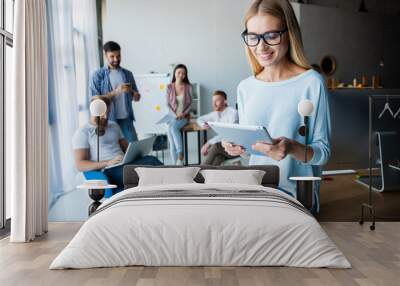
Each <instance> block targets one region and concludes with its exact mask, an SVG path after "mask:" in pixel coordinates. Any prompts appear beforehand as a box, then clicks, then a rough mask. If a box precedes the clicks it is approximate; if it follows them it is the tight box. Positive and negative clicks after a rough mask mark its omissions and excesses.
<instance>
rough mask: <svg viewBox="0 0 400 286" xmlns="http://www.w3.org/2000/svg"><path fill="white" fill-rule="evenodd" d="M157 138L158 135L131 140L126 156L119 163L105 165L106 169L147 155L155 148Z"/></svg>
mask: <svg viewBox="0 0 400 286" xmlns="http://www.w3.org/2000/svg"><path fill="white" fill-rule="evenodd" d="M155 140H156V136H151V137H147V138H144V139H141V140H138V141H135V142H131V143H129V145H128V148H127V149H126V152H125V155H124V158H123V159H122V161H121V162H120V163H118V164H115V165H112V166H108V167H105V168H104V169H103V170H105V169H110V168H115V167H118V166H121V165H124V164H128V163H131V162H133V161H135V160H136V159H139V158H140V157H143V156H146V155H148V154H149V153H150V151H151V150H152V148H153V144H154V141H155Z"/></svg>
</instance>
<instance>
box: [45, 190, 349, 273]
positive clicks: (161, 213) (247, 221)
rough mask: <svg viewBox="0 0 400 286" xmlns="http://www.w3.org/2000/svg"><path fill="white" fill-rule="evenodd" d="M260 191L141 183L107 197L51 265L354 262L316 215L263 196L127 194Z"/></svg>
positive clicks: (322, 264)
mask: <svg viewBox="0 0 400 286" xmlns="http://www.w3.org/2000/svg"><path fill="white" fill-rule="evenodd" d="M210 188H215V189H217V190H219V191H223V190H227V191H239V190H246V189H248V190H262V191H265V192H267V193H269V194H272V195H275V196H276V195H278V196H280V197H281V198H282V199H285V200H290V201H291V202H292V203H295V204H299V203H298V202H297V201H296V200H295V199H293V198H291V197H290V196H288V195H286V194H284V193H282V192H280V191H278V190H275V189H273V188H266V187H262V186H250V185H238V184H235V185H233V184H180V185H164V186H151V187H136V188H132V189H128V190H125V191H123V192H121V193H119V194H117V195H115V196H113V197H112V198H110V199H109V200H107V201H105V202H104V203H103V204H102V205H101V207H100V208H99V210H101V209H102V208H103V210H102V211H99V212H98V213H97V214H95V215H93V216H92V217H90V218H89V219H88V220H87V221H86V222H85V223H84V224H83V226H82V227H81V229H80V230H79V232H78V233H77V234H76V235H75V237H74V238H73V239H72V241H71V242H70V243H69V244H68V246H67V247H65V249H64V250H63V251H62V252H61V253H60V254H59V255H58V256H57V257H56V259H55V260H54V261H53V262H52V264H51V265H50V269H62V268H91V267H113V266H128V265H145V266H194V265H198V266H207V265H214V266H242V265H243V266H244V265H246V266H294V267H333V268H349V267H351V266H350V263H349V262H348V261H347V259H346V258H345V257H344V255H343V254H342V252H341V251H340V250H339V249H338V248H337V247H336V245H335V244H334V243H333V242H332V241H331V239H330V238H329V237H328V236H327V234H326V233H325V231H324V230H323V229H322V228H321V226H320V225H319V223H318V222H317V221H316V220H315V218H314V217H312V216H311V215H309V214H307V213H306V212H303V211H301V210H299V208H297V207H294V206H293V205H290V204H286V203H282V202H281V201H276V200H273V199H272V200H264V199H262V198H251V197H249V198H245V197H240V198H235V197H223V198H220V197H200V198H199V197H187V196H186V197H182V198H179V197H174V198H149V199H146V198H142V199H137V200H122V201H120V202H118V203H116V201H119V199H121V197H126V196H129V195H130V194H137V193H136V192H146V191H168V190H191V191H197V190H198V191H199V192H201V191H203V192H206V190H204V189H210Z"/></svg>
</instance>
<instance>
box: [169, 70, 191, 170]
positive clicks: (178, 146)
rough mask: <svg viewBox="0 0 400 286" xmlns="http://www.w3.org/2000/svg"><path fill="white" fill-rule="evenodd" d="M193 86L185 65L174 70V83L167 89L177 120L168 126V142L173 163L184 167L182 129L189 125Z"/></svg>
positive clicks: (171, 108)
mask: <svg viewBox="0 0 400 286" xmlns="http://www.w3.org/2000/svg"><path fill="white" fill-rule="evenodd" d="M192 92H193V90H192V85H191V84H190V81H189V78H188V70H187V68H186V66H185V65H183V64H179V65H177V66H176V67H175V68H174V72H173V75H172V81H171V83H170V84H169V85H168V87H167V103H168V107H169V109H170V110H171V112H172V113H174V114H175V116H176V117H175V119H173V120H172V121H170V122H169V124H168V140H169V145H170V152H171V159H172V163H173V164H176V165H183V143H182V137H181V129H182V127H183V126H185V125H186V124H188V122H189V121H188V118H189V112H190V105H191V104H192Z"/></svg>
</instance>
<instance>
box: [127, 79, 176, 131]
mask: <svg viewBox="0 0 400 286" xmlns="http://www.w3.org/2000/svg"><path fill="white" fill-rule="evenodd" d="M170 80H171V79H170V76H169V74H166V73H156V74H144V75H135V81H136V85H137V87H138V90H139V93H140V95H141V97H140V100H139V101H138V102H136V101H133V103H132V106H133V112H134V114H135V122H134V125H135V129H136V132H137V133H138V134H140V135H143V134H148V133H152V134H165V133H167V125H166V124H159V125H157V124H156V122H157V121H159V120H160V119H161V117H163V116H164V115H165V114H167V112H168V106H167V98H166V92H167V85H168V84H169V83H170Z"/></svg>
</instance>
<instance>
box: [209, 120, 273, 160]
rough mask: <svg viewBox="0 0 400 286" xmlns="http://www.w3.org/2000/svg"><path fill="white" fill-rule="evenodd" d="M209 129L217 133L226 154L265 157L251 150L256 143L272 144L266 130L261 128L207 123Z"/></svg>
mask: <svg viewBox="0 0 400 286" xmlns="http://www.w3.org/2000/svg"><path fill="white" fill-rule="evenodd" d="M209 125H210V127H211V128H212V129H213V130H214V131H215V132H217V134H218V136H219V137H220V138H221V141H223V142H224V143H223V147H224V148H225V149H226V151H227V152H228V154H230V155H233V156H237V155H241V154H242V153H244V152H248V153H251V154H254V155H265V154H263V153H261V152H259V151H257V150H254V149H253V148H252V145H254V144H256V143H257V142H265V143H268V144H274V141H273V139H272V138H271V136H270V135H269V133H268V131H267V129H266V128H265V127H263V126H250V125H240V124H228V123H219V122H218V123H217V122H209Z"/></svg>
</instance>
